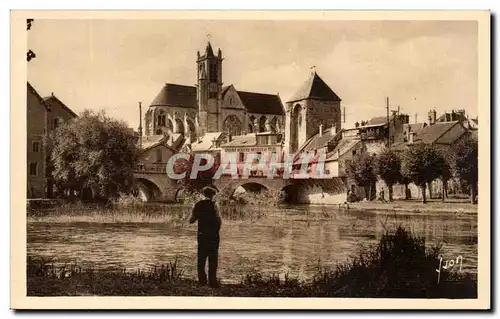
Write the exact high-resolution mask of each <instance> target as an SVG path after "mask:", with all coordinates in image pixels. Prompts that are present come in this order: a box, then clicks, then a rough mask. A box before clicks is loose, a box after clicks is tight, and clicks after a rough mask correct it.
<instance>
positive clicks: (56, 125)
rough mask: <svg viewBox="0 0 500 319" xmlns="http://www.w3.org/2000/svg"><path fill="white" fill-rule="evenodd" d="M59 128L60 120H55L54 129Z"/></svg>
mask: <svg viewBox="0 0 500 319" xmlns="http://www.w3.org/2000/svg"><path fill="white" fill-rule="evenodd" d="M58 126H59V119H54V129H56V128H57V127H58Z"/></svg>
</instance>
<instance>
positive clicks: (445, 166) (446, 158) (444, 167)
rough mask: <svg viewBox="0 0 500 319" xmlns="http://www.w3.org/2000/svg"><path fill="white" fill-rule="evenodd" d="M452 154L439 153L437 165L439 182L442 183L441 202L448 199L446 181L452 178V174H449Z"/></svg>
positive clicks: (446, 152)
mask: <svg viewBox="0 0 500 319" xmlns="http://www.w3.org/2000/svg"><path fill="white" fill-rule="evenodd" d="M452 154H453V152H450V151H449V150H447V151H441V158H440V159H439V160H438V163H437V165H438V166H439V169H440V171H441V176H440V177H441V181H442V182H443V189H442V194H441V200H442V201H443V202H444V201H445V199H446V198H447V197H448V191H447V185H448V181H449V180H450V179H451V177H452V172H451V165H452V164H451V163H452Z"/></svg>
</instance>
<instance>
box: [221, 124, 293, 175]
mask: <svg viewBox="0 0 500 319" xmlns="http://www.w3.org/2000/svg"><path fill="white" fill-rule="evenodd" d="M221 148H222V152H221V157H222V158H223V159H225V160H226V161H236V164H237V173H238V175H242V174H244V169H245V162H246V159H247V157H246V156H247V154H250V153H252V154H256V156H257V157H259V158H256V159H254V160H253V164H255V165H253V168H252V169H251V171H250V172H249V176H263V177H265V176H268V175H267V174H268V172H269V170H270V168H271V166H270V165H262V164H264V163H266V164H268V163H270V162H271V161H272V160H274V161H276V162H281V161H282V160H283V134H280V133H275V132H262V133H249V134H245V135H240V136H234V137H232V136H230V135H229V137H228V139H227V142H226V143H223V144H222V145H221ZM259 164H260V165H259ZM278 174H279V171H278V170H276V171H275V175H276V176H278Z"/></svg>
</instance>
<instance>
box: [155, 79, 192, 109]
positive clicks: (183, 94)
mask: <svg viewBox="0 0 500 319" xmlns="http://www.w3.org/2000/svg"><path fill="white" fill-rule="evenodd" d="M151 106H176V107H188V108H196V107H197V102H196V87H194V86H187V85H179V84H172V83H167V84H165V86H164V87H163V88H162V89H161V91H160V93H158V95H157V96H156V98H155V99H154V100H153V102H151Z"/></svg>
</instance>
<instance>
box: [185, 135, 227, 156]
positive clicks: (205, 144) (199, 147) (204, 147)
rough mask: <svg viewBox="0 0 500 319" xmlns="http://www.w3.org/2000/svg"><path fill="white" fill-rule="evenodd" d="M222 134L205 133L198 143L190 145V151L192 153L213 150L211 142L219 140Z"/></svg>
mask: <svg viewBox="0 0 500 319" xmlns="http://www.w3.org/2000/svg"><path fill="white" fill-rule="evenodd" d="M221 135H222V132H214V133H205V135H203V137H202V138H201V139H200V140H199V141H198V142H193V143H192V144H191V149H192V151H193V152H196V151H198V152H199V151H209V150H213V149H214V147H213V141H214V140H219V138H220V137H221Z"/></svg>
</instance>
